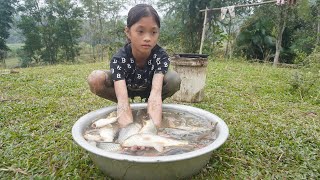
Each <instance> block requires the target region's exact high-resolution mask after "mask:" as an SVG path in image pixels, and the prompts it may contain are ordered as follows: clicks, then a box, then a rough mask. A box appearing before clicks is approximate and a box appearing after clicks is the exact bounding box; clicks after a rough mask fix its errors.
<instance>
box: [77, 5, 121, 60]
mask: <svg viewBox="0 0 320 180" xmlns="http://www.w3.org/2000/svg"><path fill="white" fill-rule="evenodd" d="M124 2H125V1H123V0H101V1H94V0H81V3H82V4H83V5H84V10H85V17H86V20H85V21H84V25H83V31H84V38H85V42H87V43H89V44H91V46H92V52H93V58H94V59H95V60H96V59H98V58H100V60H103V57H104V56H105V55H104V54H105V51H107V54H108V55H109V56H110V55H111V54H113V53H115V51H116V49H118V48H119V47H120V46H122V45H123V44H124V42H125V34H124V27H125V24H124V21H125V20H124V19H123V18H122V17H121V16H120V15H119V12H120V9H121V8H123V4H124Z"/></svg>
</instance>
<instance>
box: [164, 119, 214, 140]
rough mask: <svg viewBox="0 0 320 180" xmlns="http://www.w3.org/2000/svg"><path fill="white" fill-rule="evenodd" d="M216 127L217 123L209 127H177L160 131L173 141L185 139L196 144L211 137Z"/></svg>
mask: <svg viewBox="0 0 320 180" xmlns="http://www.w3.org/2000/svg"><path fill="white" fill-rule="evenodd" d="M216 127H217V122H216V123H214V125H212V126H209V127H196V126H177V127H169V128H163V129H161V131H162V132H163V133H164V134H167V135H169V136H171V137H172V138H175V139H185V140H188V141H191V142H197V141H200V140H202V139H204V138H206V137H208V136H213V135H214V133H215V130H216Z"/></svg>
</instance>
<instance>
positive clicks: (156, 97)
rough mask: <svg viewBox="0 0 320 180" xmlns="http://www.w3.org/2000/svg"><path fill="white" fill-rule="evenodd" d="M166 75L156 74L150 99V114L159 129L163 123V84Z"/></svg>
mask: <svg viewBox="0 0 320 180" xmlns="http://www.w3.org/2000/svg"><path fill="white" fill-rule="evenodd" d="M163 77H164V75H163V74H161V73H158V74H155V75H154V76H153V80H152V88H151V92H150V96H149V99H148V113H149V115H150V117H151V119H152V120H153V122H154V124H155V125H156V126H157V127H160V126H161V121H162V97H161V94H162V83H163Z"/></svg>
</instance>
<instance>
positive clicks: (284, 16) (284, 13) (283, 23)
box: [273, 6, 288, 66]
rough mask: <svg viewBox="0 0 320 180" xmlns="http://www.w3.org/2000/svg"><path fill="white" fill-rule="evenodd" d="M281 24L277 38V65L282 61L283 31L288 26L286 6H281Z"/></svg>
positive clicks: (274, 60)
mask: <svg viewBox="0 0 320 180" xmlns="http://www.w3.org/2000/svg"><path fill="white" fill-rule="evenodd" d="M279 10H280V12H279V24H278V34H277V40H276V54H275V56H274V59H273V66H277V65H278V64H279V62H280V60H279V57H280V51H281V48H282V46H281V44H282V35H283V31H284V29H285V28H286V22H287V15H288V9H287V8H286V7H284V6H280V8H279Z"/></svg>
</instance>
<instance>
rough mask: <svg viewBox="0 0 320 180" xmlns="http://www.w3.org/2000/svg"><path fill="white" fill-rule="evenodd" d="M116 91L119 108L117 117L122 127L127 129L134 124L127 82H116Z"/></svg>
mask: <svg viewBox="0 0 320 180" xmlns="http://www.w3.org/2000/svg"><path fill="white" fill-rule="evenodd" d="M114 90H115V92H116V96H117V101H118V107H117V116H118V123H119V125H120V127H121V128H122V127H125V126H127V125H128V124H130V123H132V122H133V116H132V111H131V107H130V104H129V98H128V91H127V86H126V82H125V80H119V81H115V82H114Z"/></svg>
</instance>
